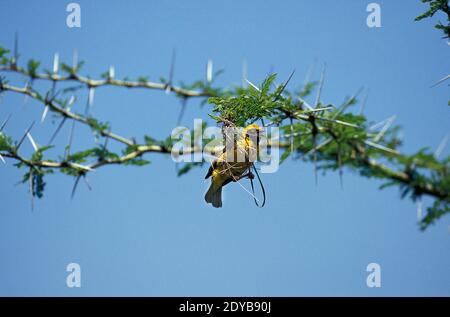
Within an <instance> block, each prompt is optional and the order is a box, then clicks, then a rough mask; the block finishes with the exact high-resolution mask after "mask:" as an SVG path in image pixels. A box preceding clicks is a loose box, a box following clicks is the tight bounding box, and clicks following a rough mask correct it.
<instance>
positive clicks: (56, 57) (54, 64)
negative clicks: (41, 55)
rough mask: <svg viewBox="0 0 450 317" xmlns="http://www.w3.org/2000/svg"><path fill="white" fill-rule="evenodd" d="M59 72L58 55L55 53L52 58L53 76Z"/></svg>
mask: <svg viewBox="0 0 450 317" xmlns="http://www.w3.org/2000/svg"><path fill="white" fill-rule="evenodd" d="M58 70H59V54H58V53H55V56H54V57H53V74H55V75H56V74H57V73H58Z"/></svg>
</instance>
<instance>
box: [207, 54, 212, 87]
mask: <svg viewBox="0 0 450 317" xmlns="http://www.w3.org/2000/svg"><path fill="white" fill-rule="evenodd" d="M212 80H213V61H212V60H211V59H208V63H207V64H206V81H207V82H208V83H209V84H211V83H212Z"/></svg>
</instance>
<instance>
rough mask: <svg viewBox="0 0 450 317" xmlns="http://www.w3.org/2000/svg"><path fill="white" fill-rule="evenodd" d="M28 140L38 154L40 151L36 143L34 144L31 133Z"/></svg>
mask: <svg viewBox="0 0 450 317" xmlns="http://www.w3.org/2000/svg"><path fill="white" fill-rule="evenodd" d="M27 138H28V140H29V141H30V143H31V145H32V146H33V149H34V151H35V152H37V151H38V150H39V147H38V146H37V144H36V142H34V139H33V137H32V136H31V133H30V132H28V133H27Z"/></svg>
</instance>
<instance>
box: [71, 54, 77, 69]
mask: <svg viewBox="0 0 450 317" xmlns="http://www.w3.org/2000/svg"><path fill="white" fill-rule="evenodd" d="M77 67H78V51H77V49H74V50H73V54H72V68H73V69H77Z"/></svg>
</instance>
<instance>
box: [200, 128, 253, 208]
mask: <svg viewBox="0 0 450 317" xmlns="http://www.w3.org/2000/svg"><path fill="white" fill-rule="evenodd" d="M260 131H262V129H261V127H259V126H258V125H257V124H251V125H249V126H247V127H245V128H244V129H242V133H241V135H238V136H237V140H234V133H233V136H231V138H232V149H230V148H229V147H228V144H229V142H228V139H229V138H230V135H227V134H226V133H225V137H226V138H227V146H226V147H225V149H224V151H223V153H222V154H220V155H219V157H218V158H217V159H216V160H215V161H214V162H212V164H211V166H210V167H209V170H208V173H207V174H206V176H205V179H207V178H208V177H210V176H211V186H210V187H209V189H208V191H207V192H206V194H205V201H206V202H207V203H211V204H212V205H213V206H214V207H216V208H220V207H222V187H223V186H225V185H227V184H228V183H230V182H237V181H238V180H239V179H241V178H243V177H245V176H250V175H251V173H250V172H249V173H247V174H244V173H245V172H246V171H249V170H250V167H251V166H252V164H253V162H254V161H255V160H256V154H257V146H258V144H257V143H258V138H256V142H254V141H255V136H258V135H257V133H259V132H260Z"/></svg>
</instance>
